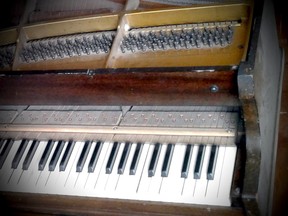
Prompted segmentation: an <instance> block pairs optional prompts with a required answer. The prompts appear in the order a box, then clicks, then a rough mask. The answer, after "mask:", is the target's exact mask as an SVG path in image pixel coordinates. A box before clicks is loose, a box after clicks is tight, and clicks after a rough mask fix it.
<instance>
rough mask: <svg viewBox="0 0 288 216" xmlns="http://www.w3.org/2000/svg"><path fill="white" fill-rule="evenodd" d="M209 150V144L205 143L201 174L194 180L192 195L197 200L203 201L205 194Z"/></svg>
mask: <svg viewBox="0 0 288 216" xmlns="http://www.w3.org/2000/svg"><path fill="white" fill-rule="evenodd" d="M210 152H211V145H207V146H206V149H205V154H204V159H203V164H202V170H201V176H200V179H197V180H196V187H195V191H194V197H197V199H198V202H203V203H205V195H206V189H207V184H208V180H207V169H208V163H209V158H210Z"/></svg>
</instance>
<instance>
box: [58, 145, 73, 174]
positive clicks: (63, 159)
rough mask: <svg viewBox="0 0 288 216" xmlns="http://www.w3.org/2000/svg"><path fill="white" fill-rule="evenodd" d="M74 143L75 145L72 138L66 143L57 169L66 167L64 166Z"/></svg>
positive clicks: (63, 169) (61, 169)
mask: <svg viewBox="0 0 288 216" xmlns="http://www.w3.org/2000/svg"><path fill="white" fill-rule="evenodd" d="M74 145H75V142H74V141H73V140H70V141H69V142H68V144H67V147H66V149H65V152H64V154H63V157H62V159H61V161H60V164H59V170H60V171H65V169H66V166H67V164H68V161H69V159H70V156H71V154H72V151H73V148H74Z"/></svg>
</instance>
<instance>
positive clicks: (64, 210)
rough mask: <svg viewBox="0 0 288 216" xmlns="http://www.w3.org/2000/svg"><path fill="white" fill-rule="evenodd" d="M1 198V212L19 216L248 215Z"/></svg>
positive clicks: (55, 198) (216, 208) (235, 211)
mask: <svg viewBox="0 0 288 216" xmlns="http://www.w3.org/2000/svg"><path fill="white" fill-rule="evenodd" d="M0 198H1V204H2V205H3V206H2V207H3V208H2V209H1V211H2V210H3V209H5V208H6V209H7V211H9V212H11V213H14V214H15V215H22V214H23V215H34V214H41V215H101V216H104V215H117V216H121V215H126V216H128V215H131V216H132V215H133V216H134V215H139V216H142V215H143V216H144V215H153V216H156V215H158V216H160V215H161V216H163V215H171V216H172V215H177V216H188V215H194V216H200V215H202V216H203V215H213V216H215V215H219V216H220V215H221V216H231V215H233V216H240V215H244V213H243V209H242V208H240V207H219V206H214V207H213V206H200V205H188V204H173V203H172V204H171V203H161V202H147V201H146V202H144V201H129V200H117V199H100V198H85V197H73V196H56V195H39V194H37V195H35V194H24V193H23V194H22V193H2V194H0ZM4 204H5V206H4ZM12 215H13V214H12Z"/></svg>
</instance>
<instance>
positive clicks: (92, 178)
mask: <svg viewBox="0 0 288 216" xmlns="http://www.w3.org/2000/svg"><path fill="white" fill-rule="evenodd" d="M109 146H110V147H111V143H110V142H104V143H103V146H102V149H101V152H100V155H99V158H98V161H97V164H96V167H95V170H94V172H93V173H89V175H88V179H87V182H86V185H85V192H86V195H87V196H97V195H98V192H99V190H97V189H98V188H97V189H96V186H97V183H98V180H99V178H100V175H101V174H102V173H101V170H102V169H104V170H102V171H103V172H104V173H105V167H106V162H107V158H108V157H109V154H110V151H109V150H111V148H109Z"/></svg>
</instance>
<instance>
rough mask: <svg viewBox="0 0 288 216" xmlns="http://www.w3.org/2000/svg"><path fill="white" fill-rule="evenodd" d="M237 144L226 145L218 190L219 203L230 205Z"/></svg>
mask: <svg viewBox="0 0 288 216" xmlns="http://www.w3.org/2000/svg"><path fill="white" fill-rule="evenodd" d="M236 152H237V148H236V146H226V148H225V156H224V162H223V167H222V175H221V180H220V185H219V191H218V199H219V202H218V203H219V205H224V206H225V205H230V202H231V201H230V191H231V184H232V178H233V173H234V165H235V158H236Z"/></svg>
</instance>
